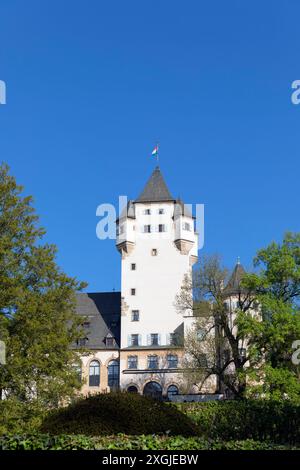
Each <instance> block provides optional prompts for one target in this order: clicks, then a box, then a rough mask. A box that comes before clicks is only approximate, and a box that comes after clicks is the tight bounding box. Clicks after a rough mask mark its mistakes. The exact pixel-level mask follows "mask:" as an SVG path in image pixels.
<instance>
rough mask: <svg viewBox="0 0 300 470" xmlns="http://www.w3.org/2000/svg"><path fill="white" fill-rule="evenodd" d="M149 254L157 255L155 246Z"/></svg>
mask: <svg viewBox="0 0 300 470" xmlns="http://www.w3.org/2000/svg"><path fill="white" fill-rule="evenodd" d="M151 255H152V256H157V249H156V248H152V250H151Z"/></svg>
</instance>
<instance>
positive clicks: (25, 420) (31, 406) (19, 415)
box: [0, 398, 45, 435]
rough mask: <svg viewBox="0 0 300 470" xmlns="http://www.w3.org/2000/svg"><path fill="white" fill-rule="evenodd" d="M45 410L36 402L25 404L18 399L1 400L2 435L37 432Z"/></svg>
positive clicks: (0, 423) (0, 424)
mask: <svg viewBox="0 0 300 470" xmlns="http://www.w3.org/2000/svg"><path fill="white" fill-rule="evenodd" d="M44 416H45V410H41V408H40V407H39V406H38V405H37V403H35V402H31V403H23V402H21V401H20V400H17V399H11V398H10V399H7V400H0V435H1V434H6V433H14V434H21V433H24V432H27V433H28V432H30V433H31V432H34V431H36V430H37V429H38V428H39V426H40V425H41V423H42V419H43V417H44Z"/></svg>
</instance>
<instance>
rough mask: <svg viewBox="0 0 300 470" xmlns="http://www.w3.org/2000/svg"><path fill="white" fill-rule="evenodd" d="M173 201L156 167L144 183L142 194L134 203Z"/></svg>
mask: <svg viewBox="0 0 300 470" xmlns="http://www.w3.org/2000/svg"><path fill="white" fill-rule="evenodd" d="M164 201H174V198H173V196H172V195H171V193H170V191H169V190H168V187H167V185H166V183H165V180H164V178H163V176H162V174H161V171H160V169H159V167H158V166H157V167H156V168H155V170H154V171H153V173H152V175H151V176H150V178H149V180H148V181H147V183H146V186H145V187H144V189H143V191H142V193H141V194H140V195H139V197H138V198H137V199H136V201H135V202H164Z"/></svg>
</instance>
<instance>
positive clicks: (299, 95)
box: [291, 80, 300, 104]
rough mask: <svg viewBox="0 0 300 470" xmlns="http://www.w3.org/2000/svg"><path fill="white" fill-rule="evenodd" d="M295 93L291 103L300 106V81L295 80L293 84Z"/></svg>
mask: <svg viewBox="0 0 300 470" xmlns="http://www.w3.org/2000/svg"><path fill="white" fill-rule="evenodd" d="M292 89H293V90H295V91H293V93H292V95H291V101H292V103H293V104H300V80H294V81H293V83H292Z"/></svg>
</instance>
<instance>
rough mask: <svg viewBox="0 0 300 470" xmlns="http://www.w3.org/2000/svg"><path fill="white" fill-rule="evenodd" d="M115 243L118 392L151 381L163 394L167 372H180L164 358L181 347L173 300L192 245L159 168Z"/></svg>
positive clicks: (189, 227) (186, 217)
mask: <svg viewBox="0 0 300 470" xmlns="http://www.w3.org/2000/svg"><path fill="white" fill-rule="evenodd" d="M116 244H117V248H118V250H119V252H120V253H121V255H122V261H121V263H122V271H121V297H122V307H121V352H120V383H121V388H123V389H124V388H125V389H127V388H128V387H130V386H131V387H136V389H137V390H138V391H140V392H143V391H144V387H145V384H147V382H149V380H152V381H153V380H154V381H155V382H156V383H158V384H159V385H160V387H161V391H162V393H166V390H165V388H164V387H165V385H164V384H165V383H168V384H170V383H171V382H172V383H173V382H174V383H175V384H176V383H177V382H176V380H175V379H174V374H175V375H176V373H177V372H176V370H170V369H177V368H178V372H179V369H180V364H179V363H178V364H177V365H176V361H175V360H174V359H173V363H170V361H169V363H168V362H167V359H166V354H167V353H168V354H170V350H171V351H172V349H173V348H174V350H176V348H177V349H179V348H182V341H183V334H184V331H183V329H184V317H183V316H182V315H180V314H179V313H178V312H177V310H176V307H175V298H176V295H177V294H178V293H179V291H180V288H181V286H182V282H183V279H184V276H185V274H187V273H189V272H190V271H191V269H192V265H193V264H194V263H195V262H196V260H197V251H198V250H197V245H198V243H197V234H196V233H195V230H194V220H193V217H192V214H191V212H190V211H188V210H187V209H186V208H185V206H184V204H183V203H182V202H181V201H180V200H176V199H174V198H173V197H172V195H171V194H170V192H169V190H168V188H167V186H166V184H165V182H164V179H163V177H162V174H161V172H160V169H159V167H156V168H155V170H154V171H153V173H152V175H151V177H150V179H149V180H148V182H147V184H146V186H145V188H144V190H143V192H142V193H141V195H140V196H139V197H138V198H137V199H136V200H135V201H130V202H129V203H128V206H127V209H126V210H125V211H124V212H123V214H122V215H121V216H120V218H119V220H118V221H117V242H116ZM155 356H156V360H155ZM149 358H150V359H149ZM151 358H152V359H151ZM179 362H180V361H179ZM170 364H171V365H173V366H176V367H169V366H170ZM162 374H163V380H162V378H161V377H162ZM162 382H164V383H162Z"/></svg>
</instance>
